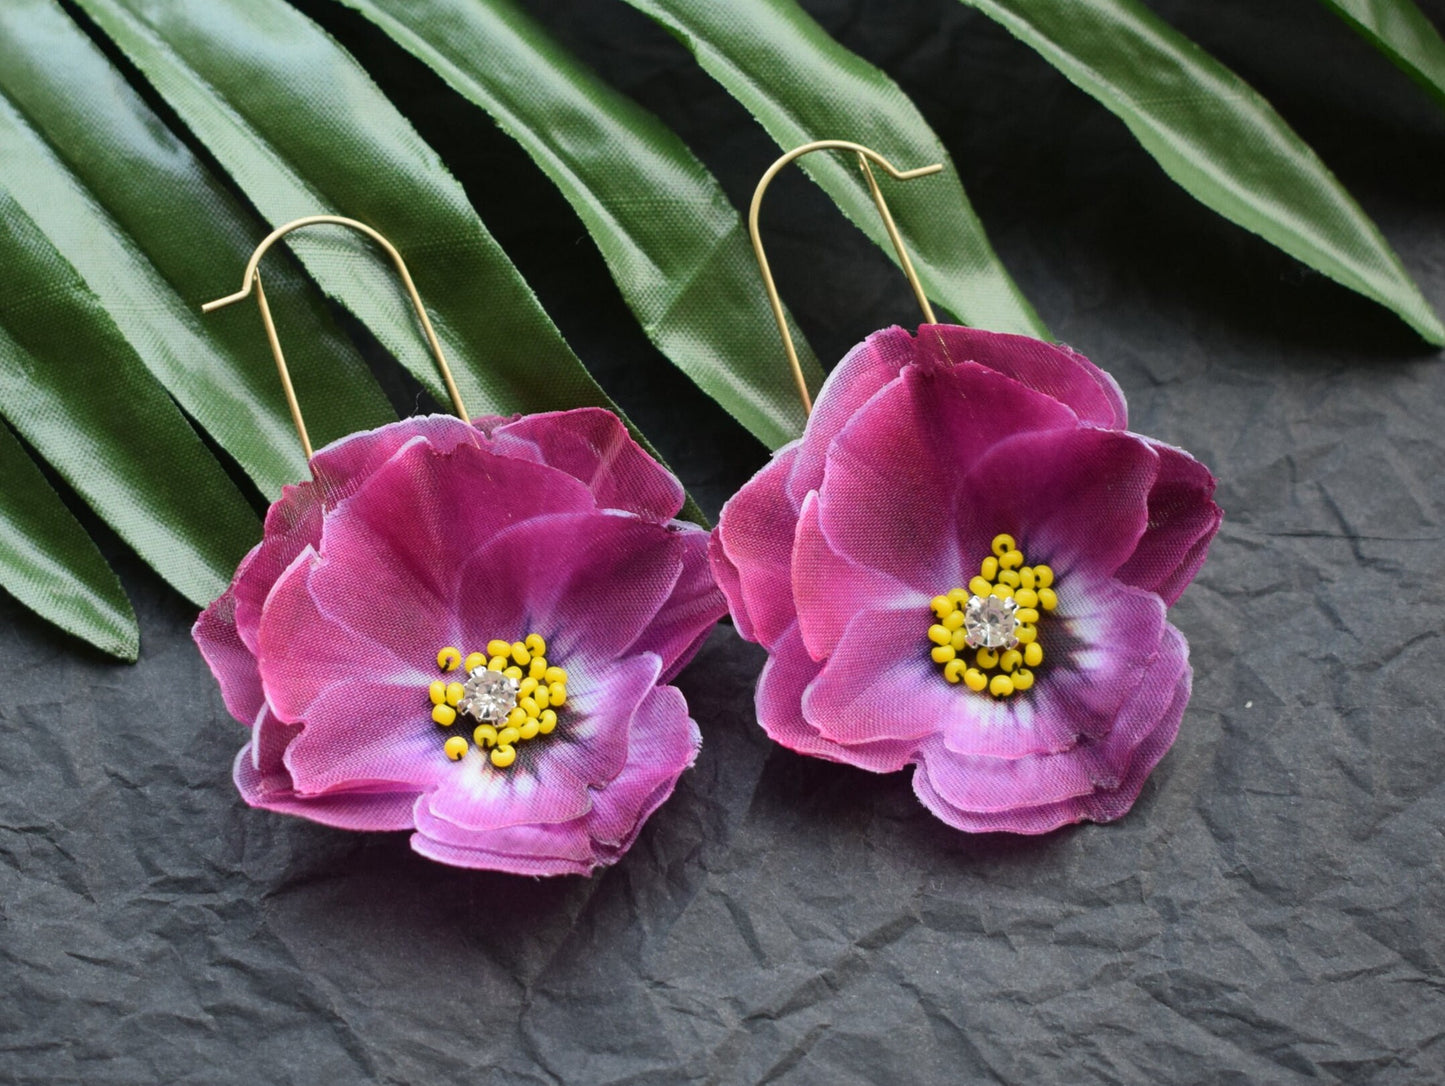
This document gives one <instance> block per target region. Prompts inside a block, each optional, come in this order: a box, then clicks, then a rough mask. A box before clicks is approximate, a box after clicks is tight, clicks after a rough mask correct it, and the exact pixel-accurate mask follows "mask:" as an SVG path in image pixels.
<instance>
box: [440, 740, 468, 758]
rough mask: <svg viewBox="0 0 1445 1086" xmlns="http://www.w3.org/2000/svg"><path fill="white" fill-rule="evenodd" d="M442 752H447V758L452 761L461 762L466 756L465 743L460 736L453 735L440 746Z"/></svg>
mask: <svg viewBox="0 0 1445 1086" xmlns="http://www.w3.org/2000/svg"><path fill="white" fill-rule="evenodd" d="M442 750H444V751H446V752H447V757H448V758H450V759H451V760H452V761H454V762H458V761H461V760H462V759H463V758H465V757H466V756H467V741H466V739H465V738H464V737H462V736H460V735H454V736H452V737H451V738H450V739H448V740H447V741H446V742H445V743H443V744H442Z"/></svg>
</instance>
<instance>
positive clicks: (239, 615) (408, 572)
mask: <svg viewBox="0 0 1445 1086" xmlns="http://www.w3.org/2000/svg"><path fill="white" fill-rule="evenodd" d="M311 466H312V474H313V476H314V481H310V482H305V483H302V484H300V485H298V486H294V487H288V488H286V491H285V493H284V494H283V496H282V497H281V498H280V500H278V501H277V502H276V503H275V504H274V505H272V506H271V509H270V511H269V512H268V513H267V516H266V524H265V534H264V537H263V539H262V541H261V542H260V543H259V544H258V545H257V546H256V548H255V549H254V550H252V551H251V553H250V554H249V555H248V556H247V557H246V558H245V560H244V561H243V562H242V563H241V566H240V568H239V569H238V570H237V572H236V577H235V580H234V581H233V582H232V583H231V586H230V587H229V588H228V589H227V590H226V592H225V593H224V594H223V595H222V596H221V597H220V598H219V599H218V600H216V601H215V603H213V604H212V605H211V606H210V607H208V608H207V609H206V610H205V612H204V613H202V615H201V617H200V619H199V620H198V621H197V623H196V627H195V630H194V636H195V639H196V643H197V644H198V645H199V646H200V649H201V652H202V654H203V655H204V656H205V658H206V661H207V662H208V663H209V664H210V666H211V670H212V671H213V672H214V673H215V675H216V678H217V679H218V680H219V681H220V684H221V693H222V696H223V697H224V699H225V703H226V706H227V708H228V709H229V710H230V711H231V713H232V714H234V715H235V716H236V718H237V719H239V720H241V721H242V722H243V723H246V724H248V725H250V726H251V728H252V733H251V741H250V742H249V743H247V744H246V746H245V747H244V748H242V750H241V752H240V754H239V755H238V757H237V758H236V762H235V769H234V775H235V780H236V785H237V787H238V788H239V789H240V791H241V795H242V796H243V797H244V798H245V800H246V802H247V803H249V804H251V805H252V806H255V807H264V808H267V809H269V810H273V811H281V812H284V813H288V814H295V815H301V816H302V817H304V818H309V819H312V820H313V821H316V822H322V823H325V824H327V825H331V826H339V827H343V828H346V829H356V830H402V829H409V830H414V831H415V832H414V834H413V836H412V838H411V842H412V846H413V847H414V848H415V849H416V850H417V851H418V852H420V853H422V854H423V855H425V856H428V857H431V858H432V859H435V860H440V861H442V862H444V863H449V864H456V865H459V866H464V867H482V868H493V869H496V870H501V871H511V872H515V873H517V874H531V875H553V874H564V873H586V872H588V871H590V870H592V869H593V868H595V867H597V866H600V865H605V864H610V863H613V862H614V861H616V860H617V859H618V858H619V857H620V856H621V855H622V854H623V853H624V852H625V851H626V850H627V848H628V847H629V846H630V845H631V843H632V841H633V839H634V838H635V837H636V836H637V833H638V831H639V830H640V828H641V826H642V823H643V822H644V821H645V820H646V818H647V817H648V815H650V814H651V813H652V812H653V811H654V810H655V809H656V808H657V806H658V805H659V804H661V803H662V801H663V800H665V799H666V798H667V797H668V795H670V794H671V792H672V790H673V787H674V785H675V784H676V783H677V779H678V777H679V775H680V774H681V773H682V771H683V770H684V769H686V768H687V767H688V766H690V765H691V764H692V762H693V760H694V758H695V757H696V754H697V750H698V746H699V743H700V737H699V734H698V729H697V725H696V724H695V723H694V722H693V721H692V720H691V719H690V718H689V716H688V710H687V705H686V703H685V702H684V700H683V697H682V695H681V693H679V692H678V691H677V689H675V688H674V687H671V686H668V685H665V684H666V683H667V682H668V681H669V680H670V679H671V678H672V677H673V676H674V675H675V674H676V673H677V672H678V671H679V670H680V669H681V668H682V666H683V665H684V664H685V663H686V662H687V661H688V660H689V659H690V658H691V657H692V656H693V654H694V653H695V652H696V651H697V649H698V648H699V646H700V645H701V643H702V641H703V639H704V638H705V637H706V635H707V633H708V630H709V629H710V628H711V627H712V626H713V624H714V623H715V622H716V621H717V620H718V618H720V617H721V616H722V614H723V613H724V611H725V606H724V602H723V599H722V596H721V594H720V593H719V592H718V591H717V588H716V586H715V585H714V584H713V581H712V577H711V575H710V573H709V570H708V563H707V557H706V547H707V536H706V533H705V532H703V531H702V530H701V529H699V528H697V527H695V526H693V525H689V524H684V523H681V522H678V521H676V520H674V519H672V518H673V517H674V516H675V515H676V513H677V512H678V510H679V509H680V508H681V506H682V502H683V492H682V487H681V485H680V484H679V483H678V481H677V480H676V479H675V478H674V477H673V476H672V475H671V474H669V473H668V472H667V471H666V470H665V469H663V468H662V467H660V466H659V465H658V464H657V463H656V461H654V460H653V459H652V458H651V457H650V456H648V455H647V454H646V453H645V452H644V451H643V450H642V449H641V448H639V447H638V446H637V444H636V443H635V442H633V440H632V438H631V437H630V436H629V435H628V433H627V431H626V429H625V428H624V427H623V426H622V424H621V423H620V422H619V421H618V419H617V418H616V416H614V415H612V414H611V413H609V412H607V411H602V410H597V409H581V410H575V411H563V412H557V413H554V414H541V415H528V416H522V417H519V418H515V419H510V420H507V419H483V420H479V421H478V422H477V423H476V424H475V425H469V424H467V423H465V422H462V421H460V420H458V419H454V418H450V417H445V416H432V417H427V418H417V419H410V420H407V421H404V422H399V423H394V424H392V425H389V426H384V427H382V428H380V429H378V430H372V431H370V432H367V433H360V434H355V435H353V436H351V437H348V438H344V439H343V440H341V441H338V442H336V443H334V444H332V445H330V446H328V447H326V448H324V449H322V450H321V451H319V452H318V453H317V454H316V455H315V457H314V458H313V459H312V462H311ZM502 648H505V649H506V650H507V651H506V652H505V653H504V654H503V653H500V651H499V652H497V653H490V654H489V653H488V650H489V649H497V650H500V649H502ZM463 665H465V669H463ZM438 687H439V688H440V696H438Z"/></svg>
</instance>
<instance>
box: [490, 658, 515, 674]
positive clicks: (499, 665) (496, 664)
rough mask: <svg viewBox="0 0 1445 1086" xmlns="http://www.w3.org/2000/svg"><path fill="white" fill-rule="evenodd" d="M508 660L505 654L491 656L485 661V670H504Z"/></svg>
mask: <svg viewBox="0 0 1445 1086" xmlns="http://www.w3.org/2000/svg"><path fill="white" fill-rule="evenodd" d="M510 662H511V661H509V660H508V659H507V658H506V657H505V656H493V657H492V658H491V659H490V660H488V661H487V670H488V671H504V670H506V667H507V665H508V664H509V663H510Z"/></svg>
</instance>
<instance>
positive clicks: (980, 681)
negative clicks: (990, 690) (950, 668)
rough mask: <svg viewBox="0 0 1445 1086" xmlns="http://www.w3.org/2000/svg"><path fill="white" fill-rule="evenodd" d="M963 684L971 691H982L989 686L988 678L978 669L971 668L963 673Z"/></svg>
mask: <svg viewBox="0 0 1445 1086" xmlns="http://www.w3.org/2000/svg"><path fill="white" fill-rule="evenodd" d="M963 684H964V685H965V686H966V687H968V688H969V689H970V690H982V689H983V688H984V687H985V686H987V685H988V676H987V675H985V674H984V673H983V672H982V671H980V670H979V669H978V668H976V667H971V668H969V669H968V670H967V671H965V672H964V673H963Z"/></svg>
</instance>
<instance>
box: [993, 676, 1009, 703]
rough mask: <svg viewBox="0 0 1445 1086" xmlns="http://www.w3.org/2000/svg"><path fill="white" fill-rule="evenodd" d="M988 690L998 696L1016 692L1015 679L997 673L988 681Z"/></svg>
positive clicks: (1001, 696)
mask: <svg viewBox="0 0 1445 1086" xmlns="http://www.w3.org/2000/svg"><path fill="white" fill-rule="evenodd" d="M988 692H989V693H990V694H992V695H993V696H994V697H996V698H1006V697H1008V696H1009V695H1010V694H1012V693H1013V692H1014V681H1013V680H1012V679H1010V678H1009V677H1008V676H1007V675H995V676H994V677H993V678H992V679H990V680H989V681H988Z"/></svg>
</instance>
